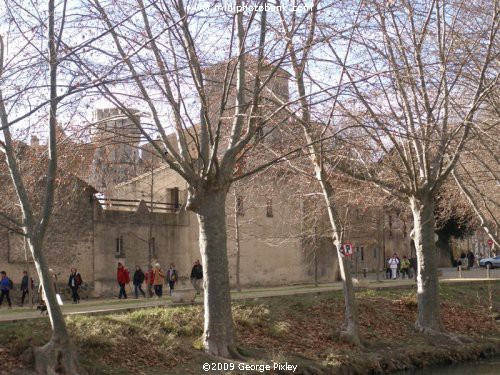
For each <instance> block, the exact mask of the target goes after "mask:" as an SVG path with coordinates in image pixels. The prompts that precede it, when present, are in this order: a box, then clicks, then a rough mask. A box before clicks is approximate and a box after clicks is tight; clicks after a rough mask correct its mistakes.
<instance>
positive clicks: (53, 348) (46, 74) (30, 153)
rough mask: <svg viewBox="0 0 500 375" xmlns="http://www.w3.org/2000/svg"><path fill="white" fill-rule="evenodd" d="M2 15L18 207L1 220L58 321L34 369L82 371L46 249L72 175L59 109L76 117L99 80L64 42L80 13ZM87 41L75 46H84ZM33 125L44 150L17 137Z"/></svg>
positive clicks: (5, 109)
mask: <svg viewBox="0 0 500 375" xmlns="http://www.w3.org/2000/svg"><path fill="white" fill-rule="evenodd" d="M0 17H1V20H2V23H3V25H8V27H5V28H4V27H2V34H1V35H0V80H1V85H0V121H1V128H0V129H1V132H2V137H0V151H1V152H2V156H3V157H2V163H5V164H3V166H2V167H5V168H4V169H3V170H4V171H7V175H8V176H9V179H10V182H11V184H9V186H8V187H5V186H4V187H3V188H6V189H10V188H11V190H12V191H13V192H14V193H15V194H13V195H14V196H15V199H16V203H17V204H16V206H17V207H14V209H11V208H12V207H10V208H9V207H8V205H7V202H6V203H5V205H4V204H2V209H1V212H2V214H1V220H2V221H3V222H4V223H8V225H9V226H10V228H11V229H13V230H14V231H15V232H17V233H18V234H20V235H22V236H24V238H25V240H26V243H27V246H28V248H29V251H30V253H31V257H32V258H33V261H34V264H35V268H36V271H37V273H38V276H39V279H40V283H41V285H42V287H43V290H44V295H45V302H46V305H47V311H48V315H49V318H50V323H51V326H52V336H51V338H50V340H49V342H48V343H47V344H46V345H45V346H43V347H41V348H35V349H34V352H33V358H34V367H35V370H36V371H37V373H40V374H47V373H56V372H57V373H61V374H82V373H85V370H83V369H82V368H81V366H80V365H79V362H78V356H77V352H76V349H75V346H74V345H73V342H72V340H71V337H70V336H69V334H68V331H67V329H66V324H65V321H64V318H63V315H62V313H61V309H60V307H59V305H58V304H57V301H56V293H55V290H54V288H53V287H52V282H51V278H50V274H49V272H48V269H49V265H48V264H47V260H46V256H45V254H44V249H43V244H44V240H45V237H46V234H47V228H48V226H49V223H50V219H51V216H52V212H53V206H54V197H55V189H56V185H58V184H59V185H61V186H64V183H61V182H60V181H59V182H58V179H61V178H63V179H64V178H65V177H64V175H59V174H58V163H57V158H58V152H57V147H56V134H57V123H58V121H59V120H60V117H63V116H62V115H61V113H60V112H65V116H66V117H68V116H70V117H71V113H75V112H74V111H75V108H76V107H77V105H78V97H79V95H78V94H81V93H82V92H83V91H84V90H85V89H86V88H88V87H89V86H91V85H92V83H91V82H87V81H86V80H84V79H83V78H84V77H82V76H81V75H78V74H76V73H75V72H77V70H78V69H76V68H75V67H74V65H73V64H72V57H73V56H74V50H73V51H72V50H68V49H66V48H65V46H66V44H65V42H67V41H68V39H70V38H71V37H74V35H75V33H77V32H78V30H76V29H75V23H76V22H77V19H78V17H79V14H78V13H75V12H74V9H72V8H70V6H69V5H68V3H67V2H66V1H61V2H56V1H55V0H48V1H46V2H42V3H41V4H36V5H33V3H32V2H24V1H22V0H20V1H14V2H5V4H4V6H3V7H2V10H1V15H0ZM79 41H81V39H79ZM87 42H88V41H87V40H84V41H83V43H82V44H80V45H78V46H76V45H75V46H74V47H75V48H76V49H78V48H83V47H84V45H85V43H87ZM61 108H62V109H64V111H59V110H60V109H61ZM33 129H35V131H42V133H43V134H44V136H45V138H46V140H47V144H46V146H45V147H43V150H42V152H41V154H37V149H35V148H32V149H31V148H30V147H29V146H28V145H26V144H24V143H23V142H22V141H21V140H19V139H17V138H16V135H17V134H21V135H22V134H23V132H24V133H25V132H26V131H33ZM38 151H40V149H38Z"/></svg>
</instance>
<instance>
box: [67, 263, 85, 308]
mask: <svg viewBox="0 0 500 375" xmlns="http://www.w3.org/2000/svg"><path fill="white" fill-rule="evenodd" d="M80 285H82V276H81V275H80V274H79V273H78V272H76V268H72V269H71V272H70V274H69V280H68V286H69V287H70V289H71V297H72V298H73V303H74V304H76V303H80V296H79V295H78V288H79V287H80Z"/></svg>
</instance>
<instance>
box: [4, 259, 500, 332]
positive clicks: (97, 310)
mask: <svg viewBox="0 0 500 375" xmlns="http://www.w3.org/2000/svg"><path fill="white" fill-rule="evenodd" d="M441 271H442V276H441V277H440V281H441V282H445V283H460V282H484V281H486V280H487V279H486V271H485V270H484V269H477V270H471V271H462V278H459V274H458V272H457V270H456V269H452V268H445V269H441ZM358 276H362V275H358ZM383 276H384V275H383V274H382V273H380V274H379V278H380V280H379V281H377V275H376V274H368V275H367V277H366V279H363V278H360V283H361V284H360V286H366V287H368V288H370V289H379V288H402V287H409V286H411V285H415V281H414V280H401V279H398V280H383ZM490 279H491V280H496V281H500V269H494V270H491V271H490ZM341 289H342V284H341V283H328V284H320V285H319V286H317V287H315V286H314V285H310V284H308V285H290V286H282V287H271V288H256V289H246V290H243V291H242V292H231V297H232V299H233V300H243V299H254V298H265V297H276V296H286V295H299V294H305V293H325V292H330V291H334V290H341ZM202 302H203V299H202V296H197V297H196V301H195V303H200V304H201V303H202ZM154 306H173V304H172V302H171V300H170V298H169V297H167V298H164V299H143V298H140V299H134V298H131V299H127V300H118V299H116V298H115V299H89V300H83V301H82V303H80V304H78V305H73V304H65V305H64V306H62V310H63V313H64V314H65V315H72V314H107V313H110V312H127V311H133V310H137V309H142V308H147V307H154ZM35 318H46V315H41V314H40V312H39V311H37V310H35V309H33V308H31V307H14V308H12V309H7V308H6V307H4V306H2V308H1V309H0V322H9V321H10V322H12V321H18V320H26V319H35Z"/></svg>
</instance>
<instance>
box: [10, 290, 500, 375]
mask: <svg viewBox="0 0 500 375" xmlns="http://www.w3.org/2000/svg"><path fill="white" fill-rule="evenodd" d="M499 287H500V283H499V282H494V281H492V282H491V283H490V284H481V285H478V284H461V285H446V284H443V285H441V296H442V315H443V323H444V326H445V327H446V329H447V330H448V331H449V332H451V333H454V334H456V335H464V336H468V337H469V338H470V339H471V340H470V342H469V343H467V344H461V345H457V343H456V342H455V341H452V340H450V339H448V338H444V337H428V336H422V335H420V334H418V333H417V332H415V330H414V329H413V322H414V320H415V315H416V308H417V305H416V291H415V290H413V289H391V290H381V291H373V290H366V291H360V292H358V293H357V297H358V299H359V302H360V319H361V326H362V336H363V337H362V338H363V343H364V346H365V347H364V349H363V350H361V349H358V348H353V347H351V346H349V345H347V344H344V343H341V342H339V330H340V325H341V323H342V316H343V298H342V294H341V293H340V292H331V293H325V294H321V295H315V294H308V295H301V296H286V297H272V298H265V299H255V300H251V301H242V302H238V303H235V304H234V307H233V312H234V319H235V324H236V331H237V335H238V342H239V343H240V344H241V347H242V349H243V351H244V352H245V354H246V355H247V356H248V358H249V362H248V363H250V364H271V363H272V362H273V361H274V362H280V363H285V362H288V363H289V364H293V365H298V366H299V367H298V371H296V372H295V373H296V374H297V373H318V374H329V373H346V374H347V373H368V372H369V371H378V372H388V371H392V370H396V369H401V368H411V367H420V366H425V365H430V364H435V363H442V362H444V363H450V362H453V361H460V360H466V359H474V358H476V357H478V356H481V355H485V354H488V353H491V351H492V350H493V349H492V348H495V347H496V348H498V347H499V341H500V339H499V328H498V323H497V321H496V320H495V319H496V318H498V306H499V305H500V293H499ZM66 320H67V323H68V327H69V329H70V331H71V334H72V335H73V337H74V340H75V342H76V344H77V346H78V348H79V351H80V353H81V361H82V363H83V364H84V366H85V367H86V368H87V369H88V371H89V373H91V374H120V375H121V374H163V373H169V374H201V373H204V371H203V370H202V365H203V363H205V362H217V361H219V362H220V360H214V359H213V358H210V357H207V356H206V355H205V354H204V353H203V352H202V351H201V350H200V349H201V342H200V336H201V333H202V328H203V318H202V308H201V306H189V307H178V308H151V309H144V310H139V311H134V312H131V313H127V314H113V315H101V316H84V315H79V316H71V317H67V318H66ZM49 337H50V329H49V324H48V320H46V319H37V320H32V321H20V322H16V323H3V324H0V361H1V363H3V366H2V367H1V371H4V372H3V373H6V374H10V373H13V372H14V371H16V369H20V368H23V364H22V362H21V361H20V360H19V356H20V355H21V353H22V352H23V351H24V350H25V349H26V348H27V347H28V346H29V345H40V344H43V343H44V342H46V341H47V340H48V338H49ZM236 368H237V367H236ZM299 371H300V372H299ZM233 372H234V371H233ZM210 373H214V372H210ZM241 373H245V374H249V373H252V372H250V371H245V372H241Z"/></svg>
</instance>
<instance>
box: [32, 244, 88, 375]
mask: <svg viewBox="0 0 500 375" xmlns="http://www.w3.org/2000/svg"><path fill="white" fill-rule="evenodd" d="M28 246H29V248H30V250H31V254H32V255H33V260H34V263H35V267H36V270H37V272H38V275H39V276H40V283H41V285H42V288H43V291H44V294H45V299H46V300H47V301H51V303H46V306H47V312H48V314H49V319H50V324H51V326H52V337H51V338H50V340H49V342H48V343H47V344H45V345H44V346H43V347H37V348H33V361H34V363H33V367H34V369H35V371H36V373H37V374H43V375H45V374H47V375H49V374H67V375H79V374H87V372H86V371H85V370H84V369H83V368H81V366H80V365H79V362H78V354H77V351H76V348H75V346H74V344H73V342H72V340H71V338H70V335H69V333H68V330H67V328H66V323H65V321H64V316H63V314H62V311H61V308H60V307H59V305H58V304H57V299H56V291H55V290H54V286H53V280H52V278H51V277H50V275H49V272H48V265H47V262H46V260H45V256H44V255H43V251H42V243H41V241H39V240H33V241H32V240H30V239H29V238H28Z"/></svg>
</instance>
